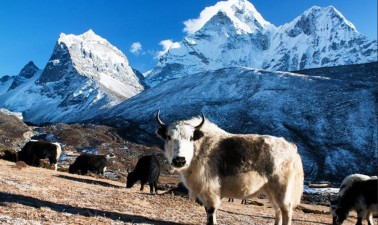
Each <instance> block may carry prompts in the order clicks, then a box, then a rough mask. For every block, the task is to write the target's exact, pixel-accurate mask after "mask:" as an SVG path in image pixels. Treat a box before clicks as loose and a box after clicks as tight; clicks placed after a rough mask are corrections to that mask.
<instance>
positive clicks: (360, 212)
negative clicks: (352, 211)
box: [356, 209, 369, 225]
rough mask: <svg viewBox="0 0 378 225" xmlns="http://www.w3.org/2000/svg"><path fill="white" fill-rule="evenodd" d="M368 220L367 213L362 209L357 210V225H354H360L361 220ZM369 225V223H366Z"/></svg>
mask: <svg viewBox="0 0 378 225" xmlns="http://www.w3.org/2000/svg"><path fill="white" fill-rule="evenodd" d="M364 218H366V219H367V218H368V212H367V211H366V210H364V209H357V223H356V225H362V220H363V219H364ZM368 224H369V221H368Z"/></svg>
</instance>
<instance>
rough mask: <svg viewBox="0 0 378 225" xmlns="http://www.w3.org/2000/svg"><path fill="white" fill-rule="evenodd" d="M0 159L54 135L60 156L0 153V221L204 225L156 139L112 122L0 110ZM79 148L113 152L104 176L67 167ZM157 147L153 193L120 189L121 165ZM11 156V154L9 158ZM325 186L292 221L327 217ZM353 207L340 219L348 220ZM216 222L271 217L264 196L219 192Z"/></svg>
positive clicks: (261, 220)
mask: <svg viewBox="0 0 378 225" xmlns="http://www.w3.org/2000/svg"><path fill="white" fill-rule="evenodd" d="M0 119H1V120H0V134H1V139H0V142H1V145H0V158H4V153H5V152H7V151H8V152H14V151H18V150H19V149H20V148H21V147H22V146H23V145H24V143H25V142H26V141H27V140H29V139H30V137H32V138H33V139H45V140H49V141H58V142H60V143H61V144H62V149H63V155H62V157H61V158H60V161H59V163H58V167H59V168H58V171H53V170H51V169H49V168H48V165H47V164H46V165H45V166H46V168H36V167H31V166H27V165H25V164H24V163H22V162H17V163H15V162H12V161H9V159H8V160H3V159H0V224H15V225H24V224H27V225H28V224H30V225H39V224H44V225H49V224H54V225H55V224H75V225H76V224H78V225H80V224H83V225H84V224H109V225H118V224H204V223H205V221H206V215H205V211H204V209H203V207H202V206H199V205H198V204H196V203H194V202H192V201H189V200H188V198H187V196H186V194H185V192H182V191H179V190H177V186H178V183H179V179H178V176H177V175H175V174H171V173H169V166H168V165H167V164H166V161H165V159H164V157H163V155H162V154H161V153H162V151H161V150H160V148H159V147H157V146H146V145H139V144H135V143H132V142H129V141H127V140H124V139H122V138H121V137H120V136H119V135H118V134H117V132H115V130H114V129H113V128H111V127H107V126H99V125H82V124H55V125H48V126H44V127H33V126H27V125H26V124H24V123H23V122H22V121H21V120H20V118H18V117H17V116H14V115H8V114H4V113H1V112H0ZM82 152H91V153H95V154H106V153H108V152H112V153H113V154H114V155H116V157H115V158H114V159H111V160H110V161H109V165H108V172H107V173H105V175H104V176H99V175H96V174H89V175H88V176H82V175H74V174H69V173H67V168H68V166H69V165H70V164H71V163H72V162H73V161H74V160H75V158H76V156H77V155H79V154H81V153H82ZM151 153H154V154H156V153H157V154H158V158H159V161H160V163H161V165H162V174H161V177H160V179H159V189H160V191H159V194H158V195H150V194H149V188H148V187H147V188H145V190H144V191H143V192H141V191H140V190H139V189H140V186H139V184H137V185H136V186H134V187H133V188H131V189H126V188H125V181H126V177H127V170H128V169H133V168H134V166H135V164H136V162H137V160H138V158H139V157H140V156H142V155H146V154H151ZM10 159H11V160H12V159H13V158H10ZM327 196H328V193H327V192H322V193H321V194H319V193H318V194H316V193H315V194H314V193H311V192H306V193H305V194H304V195H303V198H302V204H301V205H300V206H298V207H297V209H296V210H295V213H294V224H308V225H310V224H331V222H332V220H331V216H330V215H329V212H328V203H327ZM355 221H356V217H355V214H354V213H353V214H352V216H351V217H350V218H349V219H348V221H347V222H346V223H345V224H355ZM218 222H219V224H261V225H262V224H273V222H274V212H273V209H272V208H271V205H270V203H269V201H268V200H267V199H265V198H264V197H263V196H260V198H255V199H249V200H248V204H246V205H242V204H240V200H236V199H235V200H234V202H233V203H229V202H228V199H223V202H222V206H221V209H220V210H219V211H218Z"/></svg>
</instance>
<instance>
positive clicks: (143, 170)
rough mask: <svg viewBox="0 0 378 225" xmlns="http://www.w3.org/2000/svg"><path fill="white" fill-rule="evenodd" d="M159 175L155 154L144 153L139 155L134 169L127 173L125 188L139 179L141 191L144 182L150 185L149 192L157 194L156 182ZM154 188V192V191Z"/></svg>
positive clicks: (158, 165) (158, 164)
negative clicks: (141, 155)
mask: <svg viewBox="0 0 378 225" xmlns="http://www.w3.org/2000/svg"><path fill="white" fill-rule="evenodd" d="M159 176H160V163H159V161H158V159H157V157H156V155H146V156H143V157H141V158H140V159H139V160H138V162H137V164H136V166H135V168H134V170H133V171H132V172H129V174H128V175H127V182H126V188H131V187H132V186H133V185H134V184H135V183H136V182H137V181H139V180H140V183H141V187H140V190H141V191H143V188H144V184H145V183H147V182H148V184H149V185H150V193H151V194H157V192H158V191H157V182H158V179H159ZM154 188H155V192H154Z"/></svg>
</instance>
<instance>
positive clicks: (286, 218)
mask: <svg viewBox="0 0 378 225" xmlns="http://www.w3.org/2000/svg"><path fill="white" fill-rule="evenodd" d="M281 212H282V224H283V225H291V218H292V217H293V207H291V206H290V205H289V206H283V207H282V208H281Z"/></svg>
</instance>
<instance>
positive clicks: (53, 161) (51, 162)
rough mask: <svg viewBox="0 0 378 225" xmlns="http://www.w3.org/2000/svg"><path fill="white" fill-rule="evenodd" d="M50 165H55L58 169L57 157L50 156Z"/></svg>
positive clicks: (55, 168)
mask: <svg viewBox="0 0 378 225" xmlns="http://www.w3.org/2000/svg"><path fill="white" fill-rule="evenodd" d="M49 162H50V167H54V170H55V171H57V170H58V161H57V160H56V159H55V158H52V157H49Z"/></svg>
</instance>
